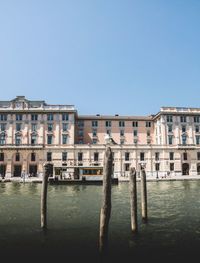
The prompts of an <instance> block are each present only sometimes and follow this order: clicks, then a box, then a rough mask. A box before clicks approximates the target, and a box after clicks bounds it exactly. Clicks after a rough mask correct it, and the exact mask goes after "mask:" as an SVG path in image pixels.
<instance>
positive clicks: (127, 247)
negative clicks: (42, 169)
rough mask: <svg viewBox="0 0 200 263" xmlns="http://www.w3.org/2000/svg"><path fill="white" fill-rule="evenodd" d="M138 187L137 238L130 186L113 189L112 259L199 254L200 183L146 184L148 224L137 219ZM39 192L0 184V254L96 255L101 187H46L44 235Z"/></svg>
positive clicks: (33, 186) (36, 188) (28, 185)
mask: <svg viewBox="0 0 200 263" xmlns="http://www.w3.org/2000/svg"><path fill="white" fill-rule="evenodd" d="M137 186H138V223H139V226H138V227H139V233H138V235H137V236H135V237H133V236H132V234H131V231H130V204H129V191H128V183H120V184H119V185H113V187H112V214H111V220H110V225H109V253H110V255H111V257H112V256H113V257H114V256H115V257H116V258H117V259H120V257H121V258H122V257H123V255H129V256H130V257H134V256H135V257H138V258H140V257H141V258H142V257H144V255H145V256H147V257H155V258H156V256H157V257H160V256H162V255H165V256H166V257H168V258H170V257H171V258H173V257H175V256H177V257H178V256H182V255H183V254H184V257H185V256H188V257H191V255H198V253H199V252H198V250H199V248H198V247H200V191H199V189H200V181H173V182H172V181H171V182H148V184H147V189H148V215H149V222H148V224H142V221H141V211H140V183H138V185H137ZM40 190H41V184H36V183H32V184H31V183H26V184H22V183H21V184H20V183H1V184H0V249H1V252H2V251H19V252H20V253H21V252H22V251H24V252H26V251H28V252H29V253H33V254H34V255H35V254H37V252H38V251H43V252H44V254H45V253H48V255H51V252H54V254H55V255H56V254H57V256H58V255H60V254H62V255H66V256H67V255H73V256H74V257H76V256H77V255H79V256H81V255H85V254H87V255H88V254H93V255H94V257H98V230H99V213H100V207H101V197H102V186H95V185H88V186H86V185H77V186H72V185H69V186H52V185H50V186H49V187H48V231H47V233H45V234H44V233H43V232H42V231H41V230H40ZM83 252H84V253H83ZM90 252H91V253H90ZM52 254H53V253H52ZM70 262H71V261H70ZM110 262H111V261H110ZM122 262H123V261H122Z"/></svg>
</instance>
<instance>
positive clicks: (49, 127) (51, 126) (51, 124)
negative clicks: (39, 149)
mask: <svg viewBox="0 0 200 263" xmlns="http://www.w3.org/2000/svg"><path fill="white" fill-rule="evenodd" d="M47 130H48V132H52V131H53V123H48V124H47Z"/></svg>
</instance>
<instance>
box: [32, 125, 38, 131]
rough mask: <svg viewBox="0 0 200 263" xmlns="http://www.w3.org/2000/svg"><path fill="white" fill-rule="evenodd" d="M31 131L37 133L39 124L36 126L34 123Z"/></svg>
mask: <svg viewBox="0 0 200 263" xmlns="http://www.w3.org/2000/svg"><path fill="white" fill-rule="evenodd" d="M31 131H32V132H33V131H34V132H35V131H37V124H35V123H33V124H31Z"/></svg>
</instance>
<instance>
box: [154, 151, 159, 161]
mask: <svg viewBox="0 0 200 263" xmlns="http://www.w3.org/2000/svg"><path fill="white" fill-rule="evenodd" d="M159 159H160V153H159V152H156V153H155V160H156V161H159Z"/></svg>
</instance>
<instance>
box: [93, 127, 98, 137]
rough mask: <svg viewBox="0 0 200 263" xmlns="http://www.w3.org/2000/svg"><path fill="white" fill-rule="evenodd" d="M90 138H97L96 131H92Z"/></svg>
mask: <svg viewBox="0 0 200 263" xmlns="http://www.w3.org/2000/svg"><path fill="white" fill-rule="evenodd" d="M92 136H93V137H96V136H97V130H96V129H95V130H93V131H92Z"/></svg>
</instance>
